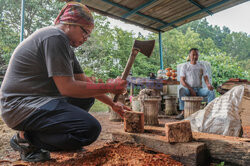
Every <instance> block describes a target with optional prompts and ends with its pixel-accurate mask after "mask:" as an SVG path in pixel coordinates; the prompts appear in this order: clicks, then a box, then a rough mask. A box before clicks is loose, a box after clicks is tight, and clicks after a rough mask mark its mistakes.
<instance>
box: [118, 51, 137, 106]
mask: <svg viewBox="0 0 250 166" xmlns="http://www.w3.org/2000/svg"><path fill="white" fill-rule="evenodd" d="M138 51H139V50H138V49H135V48H134V49H133V50H132V52H131V54H130V56H129V59H128V62H127V64H126V67H125V69H124V71H123V73H122V80H126V79H127V77H128V75H129V71H130V69H131V67H132V65H133V63H134V61H135V57H136V55H137V54H138ZM118 98H119V94H117V95H115V97H114V99H113V102H117V101H118Z"/></svg>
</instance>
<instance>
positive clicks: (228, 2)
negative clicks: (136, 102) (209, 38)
mask: <svg viewBox="0 0 250 166" xmlns="http://www.w3.org/2000/svg"><path fill="white" fill-rule="evenodd" d="M246 1H248V0H84V1H82V3H84V4H85V5H87V6H88V7H89V8H90V9H91V10H92V11H95V12H97V13H99V14H101V15H105V16H109V17H112V18H114V19H119V20H121V21H124V22H127V23H131V24H134V25H137V26H139V27H142V28H144V29H146V30H149V31H151V32H157V33H159V47H160V48H159V49H160V69H163V57H162V39H161V33H162V32H165V31H168V30H171V29H173V28H176V27H178V26H181V25H183V24H186V23H188V22H191V21H194V20H197V19H201V18H203V17H206V16H208V15H213V14H214V13H217V12H219V11H222V10H225V9H227V8H230V7H233V6H236V5H238V4H241V3H243V2H246Z"/></svg>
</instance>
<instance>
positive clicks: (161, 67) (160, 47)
mask: <svg viewBox="0 0 250 166" xmlns="http://www.w3.org/2000/svg"><path fill="white" fill-rule="evenodd" d="M159 51H160V63H161V64H160V69H161V70H163V56H162V39H161V32H159Z"/></svg>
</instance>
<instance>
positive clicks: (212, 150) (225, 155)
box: [193, 132, 250, 166]
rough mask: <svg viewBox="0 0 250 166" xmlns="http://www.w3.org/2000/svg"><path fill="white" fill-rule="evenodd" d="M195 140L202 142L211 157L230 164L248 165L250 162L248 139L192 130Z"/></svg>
mask: <svg viewBox="0 0 250 166" xmlns="http://www.w3.org/2000/svg"><path fill="white" fill-rule="evenodd" d="M193 138H194V140H196V141H199V142H204V143H205V144H206V146H207V148H208V151H209V154H210V156H211V157H212V159H216V160H222V161H225V162H227V163H232V165H243V166H248V165H249V163H250V139H246V138H239V137H230V136H222V135H216V134H208V133H198V132H193Z"/></svg>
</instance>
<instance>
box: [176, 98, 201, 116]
mask: <svg viewBox="0 0 250 166" xmlns="http://www.w3.org/2000/svg"><path fill="white" fill-rule="evenodd" d="M181 100H183V101H185V104H184V118H187V117H189V116H190V115H191V114H193V113H195V112H196V111H198V110H200V106H201V101H202V100H203V97H199V96H185V97H182V98H181Z"/></svg>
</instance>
